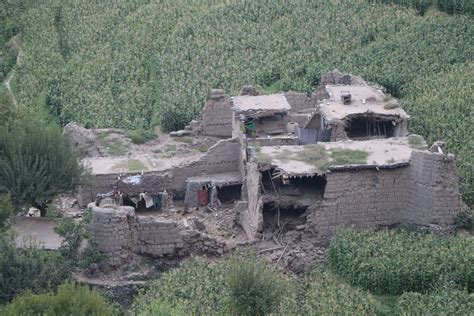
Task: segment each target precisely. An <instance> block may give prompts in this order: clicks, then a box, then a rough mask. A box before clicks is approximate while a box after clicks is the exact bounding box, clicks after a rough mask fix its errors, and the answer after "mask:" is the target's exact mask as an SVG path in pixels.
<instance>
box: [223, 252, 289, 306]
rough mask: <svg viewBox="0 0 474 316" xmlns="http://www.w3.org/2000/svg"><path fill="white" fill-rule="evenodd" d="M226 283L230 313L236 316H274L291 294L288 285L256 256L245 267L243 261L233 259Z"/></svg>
mask: <svg viewBox="0 0 474 316" xmlns="http://www.w3.org/2000/svg"><path fill="white" fill-rule="evenodd" d="M227 282H228V289H229V292H230V293H229V294H230V306H231V310H232V311H233V314H236V315H268V314H271V313H272V312H274V311H276V310H275V309H277V308H278V305H279V304H280V303H281V302H282V300H283V297H284V296H285V295H287V292H288V291H289V290H290V286H289V282H287V281H286V280H285V279H284V278H283V277H281V276H280V275H279V274H278V273H276V272H274V271H273V270H271V269H270V268H269V267H268V264H267V263H266V262H264V261H262V260H260V259H257V258H256V257H254V256H249V257H248V258H246V261H245V263H244V264H242V258H241V257H234V258H233V259H232V260H231V262H230V263H229V274H228V279H227Z"/></svg>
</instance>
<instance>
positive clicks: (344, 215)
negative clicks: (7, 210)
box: [79, 71, 462, 256]
mask: <svg viewBox="0 0 474 316" xmlns="http://www.w3.org/2000/svg"><path fill="white" fill-rule="evenodd" d="M321 82H322V87H321V86H320V87H318V88H317V89H316V90H315V92H314V93H313V94H306V93H295V92H286V93H280V94H273V95H258V93H257V92H256V90H255V89H254V88H252V87H249V86H246V87H244V88H243V89H242V92H241V95H240V96H236V97H233V98H228V97H226V96H225V95H224V93H223V91H222V90H213V91H212V94H211V100H210V101H209V102H208V103H207V104H206V106H205V107H204V109H203V112H202V114H201V116H200V118H198V119H197V120H194V121H192V122H191V123H190V125H188V126H187V127H186V129H185V130H183V131H178V132H175V133H173V134H172V136H176V137H180V136H183V135H190V136H192V135H211V136H217V137H221V138H222V139H221V140H220V141H218V142H217V143H216V144H215V145H214V146H213V147H211V148H209V150H208V151H207V152H206V153H205V154H203V155H202V156H201V157H199V158H198V159H196V160H195V161H192V162H188V163H185V164H180V165H176V166H173V167H170V168H165V167H160V166H159V165H157V166H154V167H153V168H151V169H150V170H148V171H146V172H142V173H138V174H136V173H130V172H123V173H120V174H119V173H117V172H106V173H99V172H96V173H95V174H94V176H95V182H94V184H92V185H89V186H83V187H82V188H81V190H80V194H79V203H81V204H82V205H83V206H85V205H87V204H88V203H89V202H91V201H96V202H95V203H93V204H91V205H90V206H91V207H92V208H93V214H95V215H93V223H92V228H93V232H94V233H95V234H96V237H97V240H98V243H99V247H100V249H101V250H103V251H109V252H114V253H115V252H117V253H120V251H119V250H120V249H127V251H135V252H136V253H144V254H150V255H157V256H161V255H166V254H180V253H182V251H183V249H185V248H186V246H185V245H186V244H189V242H188V243H183V242H182V241H181V238H182V237H180V236H181V235H180V234H181V233H180V227H183V226H182V225H180V224H179V223H178V222H177V221H175V222H174V223H171V224H166V225H165V224H163V225H162V224H160V223H161V220H163V218H165V217H166V214H167V213H169V212H171V210H176V209H180V210H182V212H183V213H186V212H187V211H190V210H193V211H197V212H200V211H203V210H204V211H211V212H215V214H218V213H219V212H220V210H221V209H222V207H221V206H223V205H224V206H225V208H227V209H232V210H233V212H234V213H235V214H236V221H238V223H239V225H240V226H241V227H242V228H243V230H244V231H245V236H246V237H247V238H248V240H256V239H262V238H263V239H271V238H272V236H274V235H275V232H276V231H279V232H282V231H288V230H298V231H300V232H303V233H304V234H305V235H307V236H311V238H313V239H312V240H314V242H315V244H326V243H327V242H328V241H329V239H330V237H331V236H332V234H333V233H334V232H335V230H337V229H339V228H342V227H353V228H370V227H372V228H375V227H379V226H388V225H392V224H397V223H413V224H418V225H439V226H442V227H448V226H449V225H451V224H452V221H453V216H454V215H455V214H456V213H457V212H458V211H459V210H460V208H461V206H462V202H461V200H460V195H459V189H458V179H457V175H456V166H455V161H454V156H453V155H451V154H446V153H444V152H443V151H442V149H440V148H435V149H434V150H428V149H426V148H421V147H420V146H418V145H419V142H417V144H418V145H417V146H414V145H413V137H415V138H416V136H413V135H408V129H407V125H408V120H409V116H408V115H407V114H406V113H405V112H404V111H403V109H401V108H400V105H399V104H398V102H397V101H396V100H395V99H393V98H390V97H388V96H386V95H385V94H384V93H383V91H382V90H381V89H379V88H377V87H374V86H370V85H368V84H367V83H366V82H365V81H363V80H362V79H361V78H359V77H356V76H350V75H343V74H341V73H339V72H337V71H334V72H331V73H329V74H327V75H325V76H323V77H322V80H321ZM416 139H417V138H416ZM435 147H436V146H435ZM88 163H89V164H92V167H94V164H99V163H100V161H99V160H94V159H89V160H88ZM93 170H94V168H93ZM104 192H109V193H108V194H106V195H101V194H103V193H104ZM122 208H126V209H125V210H126V211H125V213H124V209H122ZM104 209H105V211H104ZM147 210H154V211H155V212H154V214H155V215H156V216H155V219H153V220H150V219H147V220H144V219H143V218H142V217H141V216H145V215H140V212H142V211H147ZM127 214H128V215H127ZM148 215H149V214H148ZM161 217H163V218H161ZM107 218H109V220H107ZM113 218H116V219H115V220H114V219H113ZM127 218H128V219H127ZM160 218H161V219H160ZM167 220H169V219H167ZM150 221H152V222H153V223H151V222H150ZM115 222H116V223H121V224H120V225H122V226H124V227H122V228H120V229H119V230H120V233H118V234H117V233H116V231H115V228H110V227H109V228H106V227H108V226H107V225H109V226H110V225H112V224H110V223H115ZM117 225H118V224H117ZM162 226H163V227H162ZM165 226H166V227H165ZM168 226H169V227H168ZM175 230H176V232H175ZM107 236H109V237H108V238H107ZM117 236H127V237H123V240H122V241H120V242H117V241H115V239H114V238H116V237H117ZM170 236H175V237H176V238H174V237H173V238H174V240H171V239H173V238H171V237H170ZM120 238H122V237H120ZM112 239H113V240H112ZM109 241H111V242H112V244H113V245H115V246H116V247H115V246H113V247H112V246H110V243H109ZM114 247H115V248H114ZM117 247H118V248H117ZM112 248H113V249H112ZM117 249H119V250H117ZM153 249H154V250H153ZM124 251H125V250H124ZM120 255H122V256H124V253H120Z"/></svg>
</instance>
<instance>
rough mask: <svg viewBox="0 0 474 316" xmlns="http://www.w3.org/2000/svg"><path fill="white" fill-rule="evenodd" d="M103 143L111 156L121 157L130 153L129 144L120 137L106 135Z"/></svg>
mask: <svg viewBox="0 0 474 316" xmlns="http://www.w3.org/2000/svg"><path fill="white" fill-rule="evenodd" d="M101 143H102V145H103V146H104V147H105V150H106V152H107V154H108V155H109V156H113V157H120V156H125V155H126V154H127V153H128V148H127V145H125V143H124V142H123V141H122V140H120V139H119V138H109V137H108V136H106V137H105V138H103V139H102V140H101Z"/></svg>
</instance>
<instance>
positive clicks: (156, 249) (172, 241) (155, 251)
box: [135, 216, 184, 257]
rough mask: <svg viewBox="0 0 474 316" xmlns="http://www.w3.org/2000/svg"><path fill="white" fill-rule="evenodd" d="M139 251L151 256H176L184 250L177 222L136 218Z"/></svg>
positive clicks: (142, 217)
mask: <svg viewBox="0 0 474 316" xmlns="http://www.w3.org/2000/svg"><path fill="white" fill-rule="evenodd" d="M135 227H136V230H137V243H136V244H137V247H136V248H137V251H138V253H140V254H145V255H151V256H159V257H160V256H164V255H174V254H176V252H177V251H178V249H181V248H183V246H184V244H183V239H182V237H181V234H180V232H179V230H178V227H177V226H176V223H175V222H172V221H168V220H165V219H157V218H150V217H145V216H139V217H137V218H136V226H135Z"/></svg>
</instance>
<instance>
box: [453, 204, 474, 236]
mask: <svg viewBox="0 0 474 316" xmlns="http://www.w3.org/2000/svg"><path fill="white" fill-rule="evenodd" d="M454 224H455V225H456V228H458V229H459V228H460V229H467V230H471V231H474V210H473V209H467V210H465V211H462V212H460V213H458V214H457V215H456V217H455V218H454Z"/></svg>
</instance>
